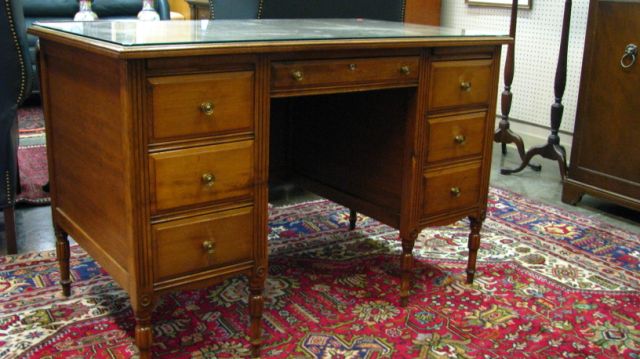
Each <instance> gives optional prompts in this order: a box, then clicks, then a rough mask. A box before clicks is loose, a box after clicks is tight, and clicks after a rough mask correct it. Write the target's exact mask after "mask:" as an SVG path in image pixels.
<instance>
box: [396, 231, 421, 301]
mask: <svg viewBox="0 0 640 359" xmlns="http://www.w3.org/2000/svg"><path fill="white" fill-rule="evenodd" d="M400 237H401V238H402V258H401V263H400V265H401V270H402V277H401V282H400V305H401V306H403V307H406V306H407V304H408V303H409V290H411V279H412V278H413V246H414V244H415V243H416V238H417V237H418V232H411V233H400Z"/></svg>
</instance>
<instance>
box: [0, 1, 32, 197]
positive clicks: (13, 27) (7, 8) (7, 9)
mask: <svg viewBox="0 0 640 359" xmlns="http://www.w3.org/2000/svg"><path fill="white" fill-rule="evenodd" d="M4 8H5V12H6V14H7V21H8V23H9V30H10V31H11V37H12V38H13V43H14V45H15V47H16V50H17V55H18V63H19V64H20V88H19V89H18V97H17V99H16V103H18V104H19V103H22V100H23V97H24V95H25V89H26V77H27V73H26V69H25V64H24V58H23V56H22V47H21V46H20V41H18V34H17V32H16V24H15V22H14V21H13V12H12V11H11V0H5V1H4ZM4 177H5V191H6V192H7V203H8V204H10V205H11V204H13V202H14V198H13V196H12V193H11V175H10V174H9V171H5V173H4Z"/></svg>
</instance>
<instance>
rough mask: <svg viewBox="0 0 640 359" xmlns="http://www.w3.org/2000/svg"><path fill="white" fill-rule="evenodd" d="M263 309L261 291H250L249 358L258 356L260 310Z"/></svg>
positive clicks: (260, 324)
mask: <svg viewBox="0 0 640 359" xmlns="http://www.w3.org/2000/svg"><path fill="white" fill-rule="evenodd" d="M263 308H264V296H263V295H262V289H251V294H250V297H249V312H250V313H249V314H250V318H251V323H250V324H249V338H250V340H251V356H252V357H254V358H255V357H259V356H260V346H261V344H262V328H261V327H262V309H263Z"/></svg>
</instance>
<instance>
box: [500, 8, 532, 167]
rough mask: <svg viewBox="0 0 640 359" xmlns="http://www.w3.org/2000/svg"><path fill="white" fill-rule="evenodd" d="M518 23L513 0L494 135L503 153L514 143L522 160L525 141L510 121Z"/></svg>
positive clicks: (516, 9) (516, 10)
mask: <svg viewBox="0 0 640 359" xmlns="http://www.w3.org/2000/svg"><path fill="white" fill-rule="evenodd" d="M517 24H518V0H513V4H512V5H511V24H510V26H509V36H510V37H511V38H513V42H512V43H511V44H509V45H507V57H506V59H505V65H504V90H503V91H502V96H501V104H502V106H501V116H500V124H499V125H498V129H497V130H496V132H495V134H494V135H493V141H494V142H499V143H501V144H502V154H503V155H505V154H507V144H509V143H513V144H515V145H516V148H517V149H518V154H519V155H520V160H524V155H525V152H524V141H523V140H522V137H520V136H518V135H517V134H516V133H514V132H513V131H511V125H510V123H509V113H510V112H511V103H512V101H513V93H512V92H511V84H513V76H514V73H515V52H516V28H517ZM531 168H532V169H533V170H535V171H540V166H539V165H531Z"/></svg>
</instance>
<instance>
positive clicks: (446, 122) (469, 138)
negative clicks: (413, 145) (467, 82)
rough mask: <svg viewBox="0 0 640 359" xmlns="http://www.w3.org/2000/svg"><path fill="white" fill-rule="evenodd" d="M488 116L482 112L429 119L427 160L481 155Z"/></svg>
mask: <svg viewBox="0 0 640 359" xmlns="http://www.w3.org/2000/svg"><path fill="white" fill-rule="evenodd" d="M486 117H487V113H486V112H480V113H474V114H466V115H459V116H447V117H438V118H431V119H429V120H428V121H427V122H428V131H429V137H428V145H427V162H428V163H432V162H437V161H442V160H450V159H455V158H459V157H465V156H473V155H480V153H482V147H483V144H484V139H485V137H484V136H485V124H486V122H485V121H486Z"/></svg>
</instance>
